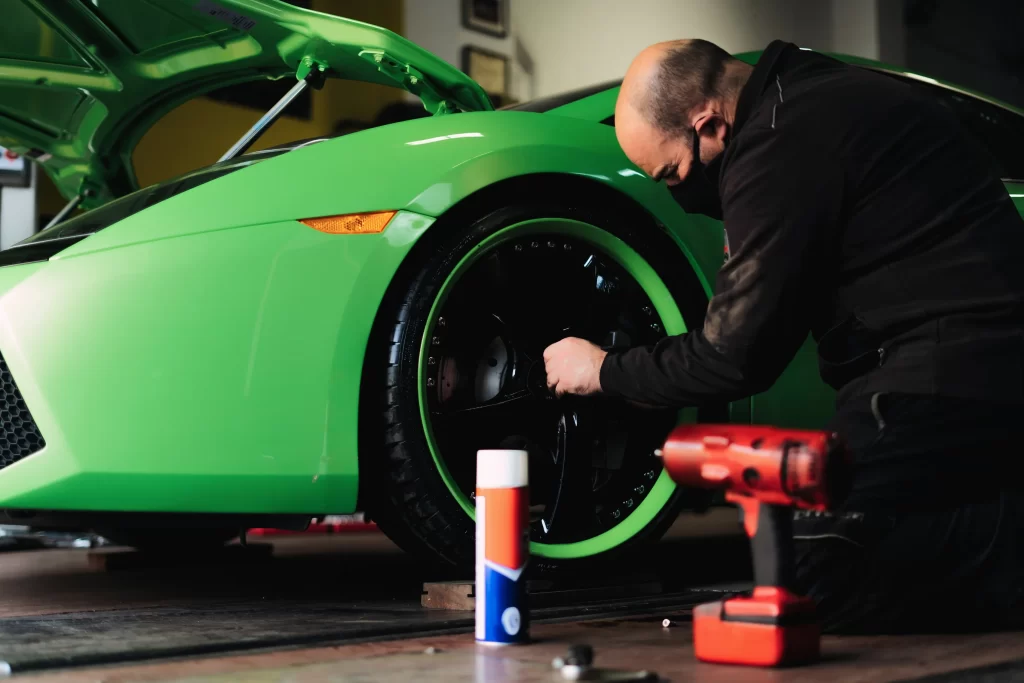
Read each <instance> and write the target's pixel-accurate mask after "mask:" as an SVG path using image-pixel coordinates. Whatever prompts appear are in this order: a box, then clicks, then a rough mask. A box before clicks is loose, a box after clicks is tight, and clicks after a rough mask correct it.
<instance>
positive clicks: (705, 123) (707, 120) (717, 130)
mask: <svg viewBox="0 0 1024 683" xmlns="http://www.w3.org/2000/svg"><path fill="white" fill-rule="evenodd" d="M693 127H694V128H695V129H696V131H697V135H699V136H700V137H701V139H702V140H711V139H715V140H720V141H722V142H724V141H725V135H726V125H725V119H724V118H722V116H721V115H720V114H719V113H717V112H716V111H715V110H714V109H712V108H711V107H706V108H705V109H704V110H703V111H701V112H699V113H698V114H697V116H696V118H695V119H694V121H693Z"/></svg>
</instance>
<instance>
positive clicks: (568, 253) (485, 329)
mask: <svg viewBox="0 0 1024 683" xmlns="http://www.w3.org/2000/svg"><path fill="white" fill-rule="evenodd" d="M6 3H7V5H6V6H5V8H4V12H5V15H4V22H3V25H2V27H0V146H4V147H7V148H10V149H13V150H14V151H16V152H19V153H22V154H25V155H27V156H29V157H30V158H32V159H34V160H35V161H36V162H37V163H38V164H39V165H40V166H41V167H42V168H43V169H45V171H46V172H47V173H48V175H49V177H50V178H51V179H52V180H53V182H54V183H55V184H56V186H57V187H58V188H59V190H60V191H61V192H62V193H63V194H64V196H65V197H66V198H67V199H68V201H69V202H70V204H69V206H75V205H78V206H81V207H82V208H84V209H87V210H86V211H85V212H83V213H81V214H80V215H78V216H75V217H73V218H68V219H67V220H63V221H62V220H59V219H60V217H58V219H56V220H55V223H54V224H53V225H51V226H50V227H47V228H46V229H44V230H42V231H41V232H39V233H37V234H35V235H33V236H32V237H31V238H29V239H27V240H25V241H24V242H22V243H20V244H18V245H16V246H14V247H13V248H10V249H8V250H6V251H3V252H0V411H2V412H0V417H2V424H0V509H3V510H4V511H5V513H6V516H7V518H8V519H9V520H12V521H14V522H16V523H18V524H27V525H30V526H33V527H37V528H67V527H74V528H89V529H95V530H98V531H101V532H102V533H104V534H105V535H106V536H108V537H110V538H112V539H114V540H122V541H123V542H126V543H129V544H134V545H140V546H143V545H146V544H147V542H153V543H167V542H169V541H176V542H181V543H194V544H199V543H221V542H224V541H226V540H228V539H230V538H231V537H233V536H235V535H237V534H238V532H239V530H241V529H245V528H249V527H256V526H276V527H286V528H302V527H304V526H305V525H306V524H307V523H308V522H309V520H310V519H312V518H316V517H320V516H323V515H326V514H345V513H350V512H353V511H356V510H365V511H367V512H368V513H369V514H370V515H371V517H372V518H373V519H374V520H376V521H377V522H378V523H379V524H380V526H381V528H382V529H384V530H385V531H386V532H387V533H388V534H389V535H390V536H391V537H392V538H393V539H394V540H395V541H396V542H397V543H398V544H399V545H401V546H403V547H404V548H406V549H408V550H410V551H412V552H416V553H419V554H421V555H423V556H425V557H427V558H436V559H439V560H441V561H442V563H447V564H449V565H467V564H468V563H471V562H472V557H473V543H474V527H473V512H474V503H473V491H474V482H475V472H474V466H475V454H476V451H477V450H478V449H480V448H494V447H503V446H509V447H526V448H527V449H528V450H529V451H530V453H531V461H530V479H531V482H530V484H531V502H532V526H531V536H532V552H533V555H534V557H535V559H536V562H537V563H538V564H539V565H540V566H541V567H548V568H554V567H564V566H576V567H580V566H583V565H582V564H581V563H583V562H588V563H589V562H594V561H596V560H598V559H599V558H606V557H609V556H611V555H613V554H616V553H621V552H622V551H623V550H625V549H628V548H630V547H633V546H634V545H635V544H637V543H640V542H643V541H647V540H650V539H653V538H656V537H657V536H658V535H659V534H661V533H662V532H663V531H664V530H665V529H666V528H667V526H668V525H669V524H670V523H671V522H672V521H673V519H674V518H675V517H676V516H677V514H678V513H679V511H680V510H681V509H684V508H687V507H690V508H698V507H701V506H703V505H706V504H707V499H706V498H700V497H698V496H697V494H696V493H693V492H689V491H683V490H678V489H677V488H676V487H675V485H674V484H673V483H672V481H670V480H669V479H668V478H667V476H666V475H665V474H664V473H663V472H662V469H661V467H660V465H659V462H658V459H657V458H656V456H655V455H654V450H655V448H656V447H657V446H658V445H659V444H660V442H661V440H662V439H663V437H664V436H665V435H666V434H667V432H668V431H669V429H670V428H671V427H672V426H673V425H674V424H676V423H678V422H680V421H687V420H689V421H693V420H702V421H709V420H714V421H725V420H731V421H736V422H757V423H771V424H778V425H791V426H806V427H814V426H821V425H823V424H824V422H825V420H826V419H827V418H828V416H829V414H830V412H831V410H832V398H831V390H829V389H828V388H827V387H826V386H825V385H824V384H823V383H822V382H821V381H820V379H819V378H818V374H817V361H816V356H815V353H814V346H813V344H812V343H811V341H810V340H808V344H807V345H806V346H805V347H804V348H803V349H802V351H801V352H800V353H799V354H798V355H797V357H796V358H795V359H794V361H793V363H792V365H791V366H790V367H789V369H788V370H787V371H786V373H785V374H784V375H783V376H782V377H781V378H780V379H779V380H778V381H777V382H776V383H775V384H774V385H773V386H771V387H764V391H763V392H762V393H759V394H757V395H756V396H754V397H753V398H751V399H747V400H743V401H737V402H735V403H732V404H728V405H708V406H704V407H702V408H700V409H699V410H696V409H693V410H684V411H682V412H680V413H676V412H667V413H666V412H664V411H651V410H641V409H634V408H633V407H631V406H628V405H622V404H619V403H616V402H612V401H609V400H603V399H586V400H578V399H565V400H556V399H554V398H552V397H551V395H550V394H549V392H548V391H547V389H546V386H545V375H544V368H543V360H542V358H541V352H542V350H543V349H544V348H545V346H546V345H548V344H550V343H552V342H554V341H556V340H558V339H561V338H562V337H565V336H570V335H571V336H579V337H585V338H588V339H591V340H593V341H594V342H596V343H599V344H602V345H606V346H612V347H614V346H623V345H640V344H650V343H653V342H655V341H656V340H657V339H659V338H661V337H663V336H665V335H672V334H679V333H682V332H685V331H686V330H688V329H693V328H694V327H698V326H700V325H701V321H702V317H703V314H704V311H705V308H706V306H707V302H708V299H709V296H710V294H711V292H712V288H713V284H714V279H715V273H716V271H717V269H718V267H719V266H720V265H721V263H722V260H723V246H724V234H723V230H722V226H721V224H720V223H717V222H715V221H713V220H710V219H707V218H704V217H702V216H692V215H687V214H685V213H684V212H683V211H682V210H681V209H680V208H679V207H678V205H677V204H676V203H675V202H674V201H673V199H672V197H671V195H670V194H669V192H668V191H667V189H666V188H665V187H664V186H663V185H660V184H657V183H654V182H651V180H650V179H649V178H648V177H646V176H645V175H644V174H643V173H642V172H640V171H639V170H638V169H637V168H636V167H635V166H633V165H632V164H631V163H629V162H628V160H627V159H626V158H625V156H624V155H623V154H622V152H621V150H620V149H619V146H618V144H617V142H616V138H615V133H614V128H613V125H612V124H613V120H612V115H613V111H614V103H615V99H616V95H617V91H618V88H617V85H616V84H614V83H612V84H604V85H600V86H595V87H592V88H588V89H586V90H580V91H577V92H572V93H566V94H564V95H561V96H557V97H551V98H546V99H541V100H535V101H531V102H528V103H526V104H522V105H517V106H513V107H510V108H506V109H503V110H498V111H495V110H493V107H492V104H491V101H490V99H489V98H488V96H487V95H486V94H485V92H484V91H483V90H482V89H481V87H480V86H479V85H478V84H476V83H475V82H473V81H472V80H471V79H469V78H468V77H467V76H466V75H464V74H463V73H462V72H460V71H458V70H457V69H455V68H454V67H452V66H451V65H449V64H447V63H445V62H443V61H442V60H440V59H438V58H437V57H435V56H434V55H432V54H430V53H429V52H426V51H425V50H423V49H421V48H419V47H417V46H416V45H413V44H411V43H409V42H408V41H406V40H404V39H403V38H401V37H399V36H397V35H395V34H394V33H391V32H389V31H386V30H384V29H381V28H378V27H375V26H371V25H367V24H363V23H359V22H355V21H350V20H347V19H343V18H338V17H334V16H328V15H325V14H319V13H316V12H312V11H308V10H303V9H297V8H295V7H293V6H290V5H288V4H286V3H284V2H280V1H279V0H131V1H129V0H103V1H102V2H94V1H89V0H6ZM743 58H744V59H747V60H749V61H755V60H756V58H757V55H756V54H747V55H744V56H743ZM861 64H862V65H863V66H864V67H865V68H873V69H878V70H881V71H886V72H887V73H890V74H891V75H892V76H893V77H894V78H900V79H903V80H906V81H907V82H909V83H913V84H915V85H916V86H919V87H922V88H926V89H929V90H930V91H931V92H933V93H934V95H935V97H937V98H939V99H941V100H942V101H944V102H945V103H946V104H947V105H948V106H950V107H951V108H953V109H954V110H956V112H957V113H958V114H959V115H960V116H961V119H962V120H963V121H964V124H965V125H966V126H969V127H970V128H971V129H972V130H974V131H975V132H976V133H977V134H978V135H979V136H980V144H982V145H986V146H988V147H989V148H990V149H991V150H992V152H993V163H994V164H996V165H997V167H998V168H999V172H1000V173H1001V174H1003V177H1005V178H1008V179H1009V178H1011V177H1014V176H1016V177H1021V175H1022V174H1021V173H1020V172H1019V166H1020V165H1021V163H1022V160H1024V155H1022V153H1021V150H1022V142H1024V119H1022V118H1021V112H1019V111H1017V110H1015V109H1013V108H1011V107H1009V106H1007V105H1004V104H1000V103H998V102H995V101H993V100H991V99H989V98H985V97H982V96H979V95H975V94H970V93H967V92H966V91H964V90H962V89H957V88H953V87H951V86H946V85H944V84H940V83H938V82H937V81H934V80H932V79H927V78H924V77H920V76H914V75H911V74H906V73H900V72H895V71H892V70H889V69H887V68H886V67H884V66H882V65H879V64H873V63H867V62H861ZM282 78H284V79H291V81H292V82H293V83H294V87H292V88H291V90H290V92H289V96H288V97H291V96H294V95H296V94H298V93H299V92H300V91H302V90H303V89H304V88H309V87H313V88H317V87H320V86H321V85H322V84H323V83H324V82H325V80H326V79H352V80H358V81H364V82H370V83H377V84H385V85H391V86H394V87H396V88H403V89H405V90H407V91H408V92H409V93H412V94H413V95H415V96H418V97H419V98H420V99H421V100H422V102H423V106H424V107H425V109H426V111H427V112H429V113H430V114H432V116H427V117H423V118H417V119H414V120H409V121H404V122H400V123H394V124H390V125H385V126H380V127H377V128H372V129H369V130H365V131H361V132H358V133H352V134H348V135H342V136H335V137H330V138H326V139H321V140H307V141H302V142H296V143H294V144H289V145H282V146H278V147H274V148H271V149H265V150H261V151H258V152H250V153H245V152H246V150H247V149H249V147H250V145H251V144H252V143H253V141H254V140H255V139H256V137H257V136H258V135H259V132H260V130H262V129H263V128H264V127H265V126H266V124H267V123H269V122H271V121H272V120H273V119H274V118H275V117H276V116H277V115H278V114H279V113H280V111H281V109H282V108H283V106H284V104H286V102H287V101H288V97H286V98H285V99H284V100H282V102H280V103H279V104H278V105H277V106H275V107H274V108H273V109H271V110H270V111H269V112H267V114H266V115H265V116H264V117H263V118H262V119H261V120H260V121H259V122H257V124H256V125H255V126H254V127H253V129H252V130H251V131H249V132H248V133H245V135H244V136H243V137H242V139H241V140H240V141H239V143H238V144H236V145H235V146H234V147H232V148H231V149H230V150H225V151H224V155H223V158H222V159H221V160H220V161H219V162H218V163H216V164H213V165H212V166H209V167H207V168H202V169H199V170H196V171H193V172H191V173H188V174H186V175H184V176H181V177H177V178H175V179H173V180H169V181H166V182H160V183H158V184H155V185H152V186H149V187H145V188H142V189H139V188H138V186H137V185H138V183H137V181H136V176H135V173H134V170H133V166H132V152H133V150H134V148H135V146H136V144H137V143H138V141H139V140H140V138H141V137H142V135H143V134H144V133H145V132H146V131H147V130H149V129H150V128H151V126H152V125H153V124H154V122H155V121H157V120H158V119H159V118H160V117H161V116H163V115H164V114H166V113H167V112H168V111H170V110H171V109H173V108H175V107H177V106H179V105H180V104H182V103H183V102H185V101H186V100H189V99H191V98H194V97H196V96H198V95H201V94H202V93H204V92H208V91H211V90H212V89H215V88H221V87H224V86H227V85H233V84H238V83H243V82H247V81H254V80H258V79H282ZM243 132H244V131H239V133H240V134H241V133H243ZM181 144H182V145H187V144H189V141H188V139H187V132H183V139H182V140H181ZM1008 188H1009V191H1010V192H1011V193H1016V192H1020V191H1021V186H1014V185H1013V184H1011V181H1009V180H1008ZM1014 196H1015V197H1018V200H1017V201H1020V199H1019V197H1021V196H1024V195H1020V194H1014Z"/></svg>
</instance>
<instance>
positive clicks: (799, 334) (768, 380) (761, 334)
mask: <svg viewBox="0 0 1024 683" xmlns="http://www.w3.org/2000/svg"><path fill="white" fill-rule="evenodd" d="M991 168H992V167H991V163H990V160H989V159H988V158H987V157H985V155H984V151H983V150H981V149H980V148H979V147H978V146H977V145H976V143H974V142H973V141H972V140H971V139H969V138H968V136H967V133H966V131H964V130H963V129H962V127H961V125H960V123H959V121H958V120H957V119H956V118H955V117H954V116H953V115H952V114H951V113H950V112H948V111H946V110H945V109H944V108H943V107H942V106H941V105H940V104H939V103H938V102H937V101H936V100H935V99H934V98H931V97H929V96H928V94H927V93H923V92H921V91H920V90H918V89H917V88H914V87H913V86H910V85H908V84H906V83H902V82H900V81H898V80H896V79H894V78H892V77H890V76H887V75H884V74H878V73H873V72H870V71H868V70H866V69H862V68H857V67H854V66H850V65H847V64H844V63H842V62H839V61H837V60H834V59H831V58H829V57H826V56H824V55H820V54H816V53H813V52H809V51H803V50H799V49H798V48H796V46H794V45H791V44H788V43H782V42H780V41H776V42H774V43H772V44H771V45H770V46H769V47H768V48H767V49H766V50H765V52H764V53H763V55H762V57H761V59H760V60H759V61H758V64H757V65H756V67H755V69H754V71H753V73H752V75H751V77H750V79H749V81H748V83H747V84H746V86H745V87H744V89H743V91H742V92H741V94H740V98H739V101H738V105H737V111H736V119H735V122H734V126H733V134H732V139H731V141H730V143H729V144H728V145H727V147H726V150H725V152H724V157H723V160H722V165H721V171H720V176H719V178H718V181H719V188H720V193H721V196H722V206H723V222H724V225H725V230H726V233H727V236H728V243H729V246H730V249H731V253H730V258H729V259H728V260H727V261H726V262H725V264H724V265H723V267H722V268H721V269H720V271H719V274H718V277H717V281H716V285H715V294H714V296H713V297H712V299H711V301H710V304H709V306H708V309H707V313H706V316H705V320H704V324H703V329H700V330H696V331H694V332H691V333H689V334H685V335H681V336H677V337H669V338H666V339H664V340H662V341H661V342H660V343H659V344H657V345H656V346H653V347H644V348H635V349H631V350H628V351H622V352H613V353H610V354H609V355H608V357H607V358H606V360H605V362H604V364H603V366H602V368H601V385H602V388H603V390H604V392H605V393H607V394H610V395H613V396H618V397H622V398H626V399H629V400H633V401H637V402H641V403H647V404H653V405H666V406H689V405H699V404H702V403H705V402H711V401H722V400H734V399H738V398H743V397H746V396H750V395H753V394H756V393H759V392H761V391H764V390H766V389H768V388H770V387H771V385H772V384H773V383H774V382H775V380H776V379H777V378H778V377H779V375H780V374H781V373H782V371H783V370H784V369H785V368H786V367H787V366H788V364H789V363H790V362H791V361H792V359H793V358H794V356H795V354H796V352H797V350H798V348H799V347H800V346H801V345H802V344H803V342H804V341H805V340H806V339H807V337H808V334H812V335H813V336H814V338H815V339H816V340H817V341H818V352H819V365H820V369H821V372H822V377H823V378H824V379H825V381H826V382H828V383H829V384H830V385H832V386H833V387H835V388H836V389H839V390H840V400H842V399H843V398H845V397H849V396H852V395H862V394H864V393H866V392H874V391H897V392H905V393H916V394H931V395H948V396H958V397H965V398H986V399H997V400H1013V401H1020V400H1024V266H1022V265H1021V264H1020V262H1019V261H1020V259H1021V258H1022V257H1024V221H1022V220H1021V217H1020V215H1019V214H1018V213H1017V210H1016V208H1015V207H1014V205H1013V203H1012V201H1011V199H1010V197H1009V195H1008V193H1007V191H1006V188H1005V186H1004V185H1003V184H1002V182H1001V181H1000V179H999V178H998V177H997V176H996V175H995V174H994V172H993V171H992V170H991ZM680 267H685V266H684V265H683V263H682V262H681V264H680ZM826 333H827V334H826Z"/></svg>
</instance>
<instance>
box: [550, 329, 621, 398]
mask: <svg viewBox="0 0 1024 683" xmlns="http://www.w3.org/2000/svg"><path fill="white" fill-rule="evenodd" d="M607 355H608V352H607V351H604V350H603V349H601V347H599V346H595V345H594V344H591V343H590V342H588V341H587V340H585V339H577V338H576V337H568V338H566V339H563V340H562V341H560V342H556V343H554V344H552V345H551V346H549V347H548V348H546V349H544V369H545V370H547V374H548V387H549V388H550V389H554V391H555V394H556V395H558V396H563V395H565V394H579V395H580V396H587V395H590V394H596V393H599V392H600V391H601V364H602V363H604V357H605V356H607Z"/></svg>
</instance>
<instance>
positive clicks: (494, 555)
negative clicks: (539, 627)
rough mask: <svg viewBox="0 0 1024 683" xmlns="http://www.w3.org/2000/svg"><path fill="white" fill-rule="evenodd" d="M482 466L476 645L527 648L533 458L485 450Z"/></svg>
mask: <svg viewBox="0 0 1024 683" xmlns="http://www.w3.org/2000/svg"><path fill="white" fill-rule="evenodd" d="M476 462H477V465H476V640H477V642H480V643H486V644H489V645H511V644H515V643H523V642H525V641H526V640H527V639H528V637H529V634H528V632H529V628H528V626H529V624H528V621H529V619H528V617H529V615H528V610H527V606H526V578H525V577H524V576H523V570H524V569H526V563H527V560H528V559H529V552H530V526H529V524H530V491H529V487H528V484H529V472H528V457H527V453H526V451H521V450H481V451H478V452H477V461H476Z"/></svg>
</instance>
